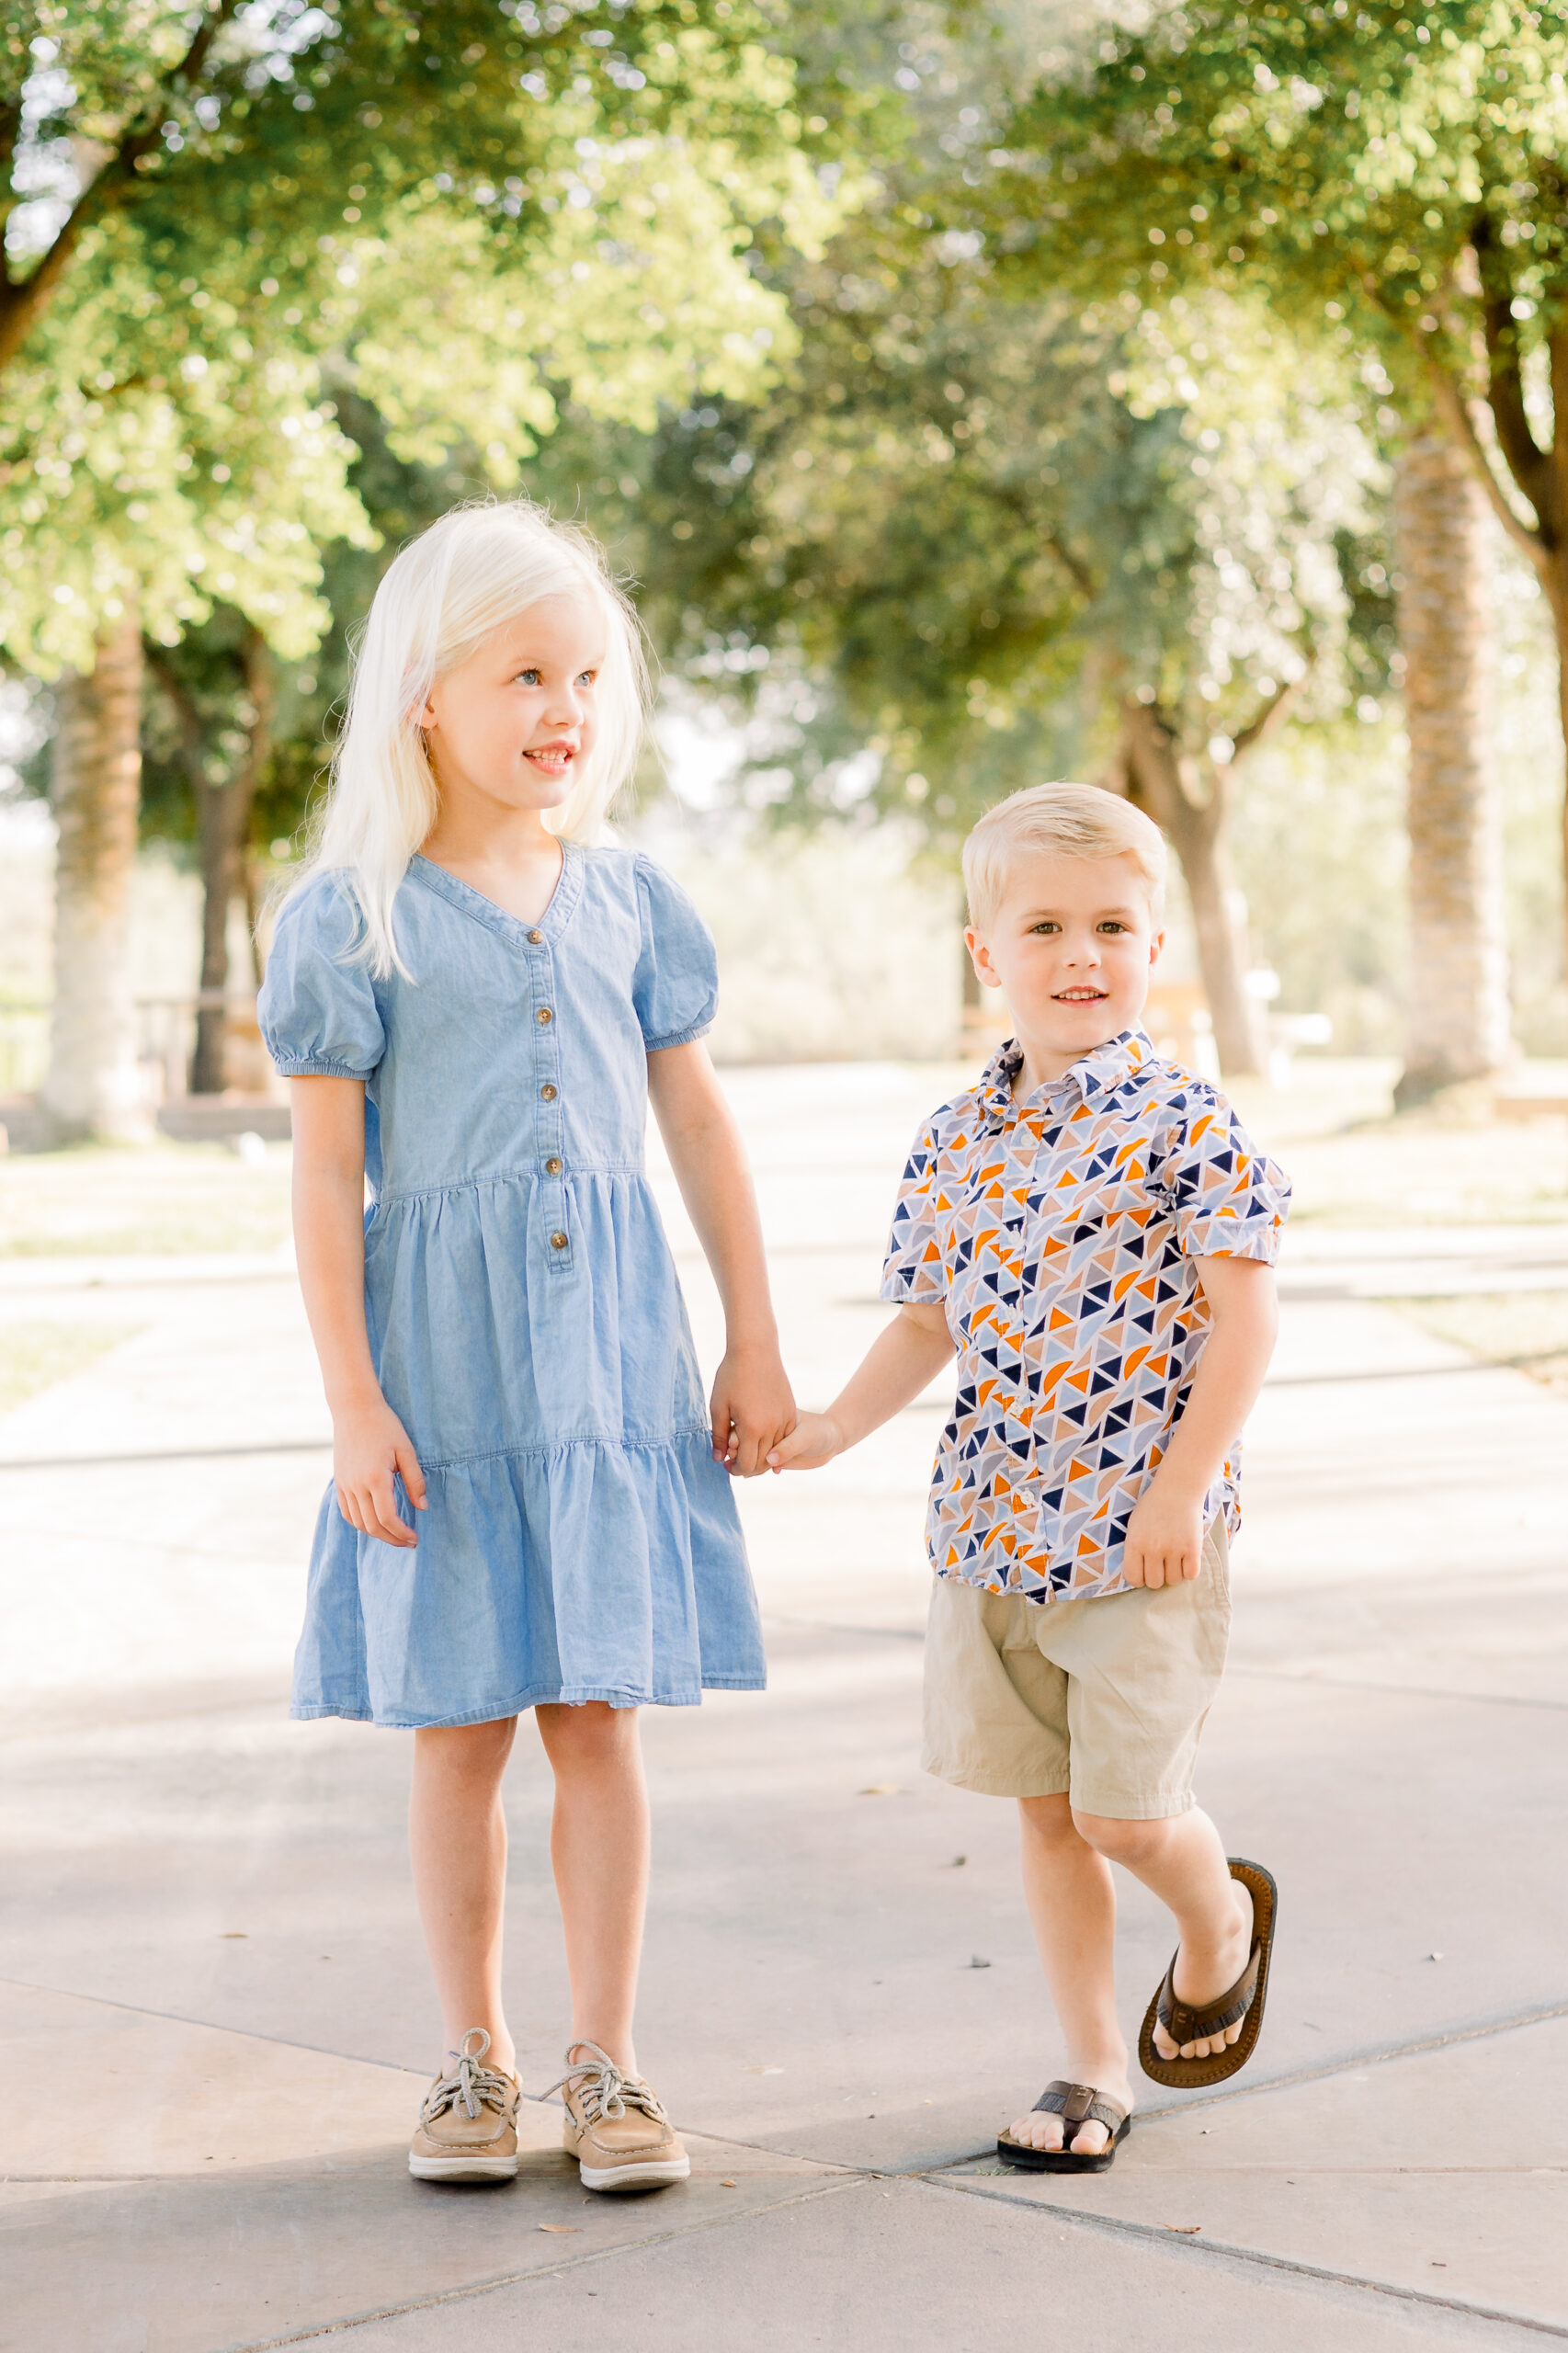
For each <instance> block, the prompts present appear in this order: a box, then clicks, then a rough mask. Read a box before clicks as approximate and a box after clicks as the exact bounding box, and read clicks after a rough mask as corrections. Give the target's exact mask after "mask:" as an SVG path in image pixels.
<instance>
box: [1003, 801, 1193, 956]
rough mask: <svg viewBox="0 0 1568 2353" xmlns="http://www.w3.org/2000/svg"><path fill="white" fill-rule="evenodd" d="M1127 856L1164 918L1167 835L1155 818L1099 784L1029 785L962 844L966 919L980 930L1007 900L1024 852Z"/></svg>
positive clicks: (1155, 912)
mask: <svg viewBox="0 0 1568 2353" xmlns="http://www.w3.org/2000/svg"><path fill="white" fill-rule="evenodd" d="M1042 853H1043V855H1045V856H1046V857H1048V858H1131V860H1132V863H1133V865H1134V866H1135V867H1136V868H1137V869H1138V871H1139V873H1140V874H1141V875H1142V878H1143V880H1144V881H1145V882H1146V883H1147V884H1148V886H1149V904H1150V908H1151V911H1152V912H1153V916H1154V918H1155V921H1156V922H1157V921H1158V920H1159V916H1160V914H1161V911H1162V910H1163V908H1164V906H1165V835H1164V834H1162V833H1161V831H1160V829H1159V827H1158V825H1156V824H1155V823H1154V821H1153V818H1152V817H1146V816H1145V815H1144V814H1143V812H1142V809H1135V808H1134V807H1133V805H1132V803H1131V801H1123V800H1122V798H1121V797H1120V795H1119V793H1115V792H1108V791H1106V790H1104V789H1103V788H1102V787H1101V786H1099V785H1097V784H1031V785H1028V787H1026V789H1025V790H1023V791H1022V792H1014V793H1010V794H1009V795H1008V797H1007V799H1006V801H998V802H997V803H996V806H995V807H994V809H988V810H987V811H986V813H985V814H984V816H983V817H982V819H981V820H980V823H979V824H977V825H976V826H975V828H974V830H973V832H972V833H971V835H970V836H969V839H968V840H967V841H966V842H965V844H964V846H963V880H964V889H965V891H966V892H968V894H969V919H970V922H971V924H972V925H973V926H975V928H976V929H977V930H979V929H981V928H983V926H985V925H986V924H988V923H989V922H991V920H992V918H993V917H994V915H995V913H996V910H997V908H998V907H999V906H1000V905H1001V904H1002V899H1003V895H1004V893H1005V892H1006V888H1007V877H1008V874H1009V872H1010V870H1011V869H1012V867H1013V865H1014V862H1015V861H1016V860H1017V858H1020V857H1025V858H1027V857H1028V856H1030V855H1031V854H1033V855H1036V856H1039V855H1040V854H1042Z"/></svg>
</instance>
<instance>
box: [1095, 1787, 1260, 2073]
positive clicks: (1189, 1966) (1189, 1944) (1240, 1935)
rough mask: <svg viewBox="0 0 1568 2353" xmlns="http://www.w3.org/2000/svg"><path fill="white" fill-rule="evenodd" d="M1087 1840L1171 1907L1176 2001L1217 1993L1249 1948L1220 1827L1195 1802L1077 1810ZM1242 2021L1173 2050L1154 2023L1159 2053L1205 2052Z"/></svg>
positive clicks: (1245, 1899) (1228, 2039) (1194, 2055)
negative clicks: (1150, 1808) (1142, 1814)
mask: <svg viewBox="0 0 1568 2353" xmlns="http://www.w3.org/2000/svg"><path fill="white" fill-rule="evenodd" d="M1073 1818H1074V1822H1075V1823H1076V1824H1077V1826H1078V1829H1079V1831H1080V1832H1081V1834H1082V1835H1083V1836H1084V1838H1085V1840H1086V1841H1087V1843H1088V1844H1089V1845H1090V1846H1091V1847H1094V1848H1095V1849H1096V1852H1097V1853H1099V1854H1101V1855H1103V1856H1105V1857H1106V1858H1107V1859H1108V1860H1109V1861H1111V1862H1113V1863H1120V1864H1121V1865H1122V1866H1123V1868H1124V1869H1125V1870H1130V1871H1131V1873H1132V1876H1133V1878H1134V1879H1138V1880H1142V1882H1143V1885H1144V1886H1145V1887H1146V1888H1148V1890H1149V1891H1150V1893H1151V1894H1153V1895H1157V1896H1158V1897H1159V1899H1160V1901H1161V1903H1162V1904H1165V1905H1166V1907H1167V1908H1168V1909H1169V1910H1170V1911H1171V1912H1172V1913H1173V1914H1174V1915H1175V1918H1176V1934H1177V1936H1178V1938H1179V1939H1180V1944H1179V1949H1178V1951H1177V1954H1176V1978H1175V1984H1176V1998H1177V2000H1178V2001H1182V2002H1189V2003H1193V2004H1201V2003H1204V2002H1214V2001H1218V1999H1219V1997H1220V1995H1221V1994H1223V1993H1226V1992H1227V1991H1228V1990H1229V1989H1230V1987H1231V1986H1233V1984H1235V1982H1236V1980H1237V1978H1238V1977H1239V1976H1240V1975H1241V1973H1242V1972H1243V1970H1244V1968H1245V1967H1246V1962H1247V1955H1248V1953H1249V1952H1250V1951H1251V1950H1252V1898H1251V1896H1250V1895H1249V1894H1248V1893H1247V1892H1246V1889H1245V1888H1244V1887H1243V1886H1241V1885H1240V1884H1239V1882H1238V1881H1235V1880H1233V1878H1232V1877H1231V1872H1230V1866H1229V1865H1228V1864H1227V1862H1226V1860H1225V1849H1224V1847H1222V1846H1221V1843H1220V1834H1219V1832H1218V1831H1217V1830H1216V1829H1215V1827H1214V1824H1212V1823H1211V1822H1210V1819H1209V1816H1208V1815H1207V1814H1206V1813H1199V1810H1198V1808H1197V1807H1196V1806H1194V1807H1193V1808H1192V1810H1191V1811H1190V1812H1189V1813H1174V1814H1167V1815H1166V1816H1165V1818H1164V1819H1163V1820H1160V1821H1155V1822H1120V1821H1117V1820H1115V1819H1114V1818H1113V1817H1111V1816H1110V1815H1108V1814H1093V1813H1075V1814H1074V1817H1073ZM1242 2024H1243V2021H1242V2020H1241V2019H1240V2018H1238V2019H1237V2021H1236V2023H1235V2025H1234V2026H1230V2027H1227V2028H1226V2029H1225V2030H1224V2032H1223V2033H1222V2034H1216V2035H1210V2037H1209V2039H1208V2040H1206V2041H1203V2042H1184V2043H1183V2044H1182V2045H1181V2048H1180V2051H1179V2052H1178V2051H1177V2048H1176V2044H1175V2043H1174V2042H1173V2041H1172V2040H1171V2039H1170V2037H1169V2035H1168V2034H1167V2033H1166V2032H1165V2029H1164V2027H1163V2026H1159V2025H1156V2026H1155V2029H1154V2048H1155V2050H1156V2051H1158V2052H1159V2054H1160V2056H1161V2058H1162V2059H1175V2058H1177V2057H1180V2058H1183V2059H1203V2058H1206V2057H1208V2056H1209V2055H1210V2053H1211V2052H1220V2051H1223V2050H1224V2049H1225V2047H1226V2045H1227V2044H1228V2043H1232V2042H1234V2040H1236V2037H1237V2036H1238V2035H1239V2034H1240V2032H1241V2030H1242Z"/></svg>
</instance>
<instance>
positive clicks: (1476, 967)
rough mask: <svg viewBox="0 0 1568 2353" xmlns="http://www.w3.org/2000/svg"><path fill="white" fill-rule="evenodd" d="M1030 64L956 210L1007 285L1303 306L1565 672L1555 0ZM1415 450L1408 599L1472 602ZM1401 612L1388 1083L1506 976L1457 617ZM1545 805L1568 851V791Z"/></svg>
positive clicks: (1473, 1022)
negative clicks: (1396, 944) (1552, 637)
mask: <svg viewBox="0 0 1568 2353" xmlns="http://www.w3.org/2000/svg"><path fill="white" fill-rule="evenodd" d="M1034 63H1035V66H1036V69H1037V73H1036V77H1035V79H1034V81H1033V85H1032V86H1031V87H1028V88H1027V89H1026V90H1025V92H1024V94H1023V95H1022V96H1021V97H1019V98H1018V99H1017V101H1016V102H1009V103H1007V104H1004V105H999V106H997V107H996V108H994V111H993V113H992V116H991V119H990V120H989V121H988V122H987V124H986V125H985V126H984V131H983V135H982V137H981V138H980V139H979V140H977V142H975V148H974V152H973V154H972V156H971V168H970V174H969V178H970V187H971V196H970V201H969V203H968V205H967V206H966V207H965V208H964V210H963V218H964V219H965V220H966V221H968V222H970V223H971V225H972V226H973V227H974V228H975V229H976V231H977V232H979V233H983V234H984V235H985V236H986V238H987V240H988V242H989V245H990V248H991V249H992V250H993V251H994V254H995V256H996V259H997V266H998V267H999V269H1000V270H1001V271H1002V272H1003V274H1004V276H1005V277H1006V278H1008V279H1009V280H1010V281H1011V282H1012V283H1013V284H1014V285H1016V286H1017V289H1018V290H1019V291H1020V292H1024V293H1026V294H1029V295H1031V296H1033V295H1034V294H1035V293H1037V292H1038V290H1039V289H1040V287H1042V286H1044V285H1047V284H1051V285H1060V284H1061V283H1062V279H1063V278H1066V279H1067V280H1068V282H1071V283H1074V284H1076V285H1079V286H1083V285H1085V284H1087V283H1090V282H1093V283H1095V284H1097V285H1107V284H1108V285H1111V286H1115V287H1118V288H1126V289H1129V290H1137V291H1139V292H1140V293H1141V294H1143V295H1144V296H1146V297H1147V298H1148V299H1151V300H1154V301H1161V300H1164V299H1165V298H1166V297H1168V296H1169V295H1170V294H1171V293H1172V292H1173V291H1174V290H1177V289H1187V290H1189V291H1190V290H1194V289H1197V288H1199V287H1201V288H1205V289H1216V290H1221V291H1225V290H1239V289H1251V290H1254V291H1255V292H1257V293H1259V294H1261V295H1262V296H1263V297H1264V298H1265V299H1266V300H1267V301H1268V303H1269V305H1270V307H1271V309H1272V310H1273V311H1274V312H1275V313H1276V315H1278V316H1280V317H1281V318H1284V319H1287V320H1289V321H1290V322H1291V323H1292V324H1294V325H1295V326H1296V327H1297V329H1298V330H1299V331H1300V332H1301V333H1303V334H1305V335H1310V336H1311V337H1312V338H1313V339H1315V340H1317V341H1318V342H1320V343H1322V344H1326V345H1328V346H1329V347H1337V348H1339V349H1341V350H1343V351H1345V352H1346V354H1349V353H1352V352H1359V353H1364V354H1366V355H1367V358H1366V365H1365V369H1364V376H1365V381H1366V384H1367V388H1368V390H1369V393H1370V394H1371V396H1372V397H1373V398H1374V399H1377V400H1381V402H1382V403H1383V404H1385V407H1384V422H1385V429H1386V430H1387V431H1388V432H1389V433H1391V434H1392V433H1395V432H1398V431H1401V430H1403V434H1404V436H1405V438H1406V439H1407V441H1409V442H1410V443H1412V444H1414V443H1415V441H1417V440H1419V438H1421V436H1422V435H1423V433H1424V432H1425V431H1426V426H1427V422H1428V420H1429V419H1430V418H1431V417H1432V416H1433V415H1436V416H1437V418H1438V419H1440V420H1441V423H1442V425H1443V426H1444V428H1445V430H1446V431H1447V432H1448V433H1449V435H1450V436H1451V437H1452V438H1453V441H1454V443H1455V446H1456V447H1457V448H1458V449H1460V450H1461V451H1463V453H1464V454H1465V457H1466V459H1467V460H1468V462H1469V464H1470V465H1471V468H1472V469H1473V472H1474V478H1475V480H1476V482H1477V483H1479V484H1480V485H1481V489H1482V492H1483V494H1484V496H1485V498H1486V499H1487V501H1488V502H1489V503H1490V505H1491V506H1492V508H1493V511H1494V514H1495V515H1496V516H1497V517H1498V519H1499V520H1500V522H1501V524H1502V526H1503V528H1504V529H1505V530H1506V532H1507V533H1508V535H1509V536H1510V538H1512V539H1513V540H1514V541H1515V543H1516V544H1517V546H1519V547H1520V548H1521V549H1523V550H1524V551H1525V553H1526V554H1527V555H1528V559H1529V561H1530V563H1532V565H1533V566H1534V568H1535V572H1536V574H1537V577H1538V579H1539V581H1540V586H1541V589H1542V592H1543V593H1544V595H1545V597H1546V599H1547V601H1548V604H1549V606H1550V608H1551V613H1552V616H1553V620H1554V625H1555V630H1556V635H1557V642H1558V648H1559V655H1560V665H1561V666H1562V673H1563V676H1564V678H1565V679H1568V665H1563V660H1562V657H1563V656H1564V655H1565V654H1568V415H1565V414H1564V412H1563V406H1562V402H1563V387H1564V386H1565V385H1568V310H1565V307H1564V298H1565V295H1568V170H1565V166H1564V163H1563V131H1564V124H1565V121H1568V95H1565V92H1568V25H1565V23H1564V20H1563V18H1562V13H1561V12H1560V11H1557V10H1551V9H1545V8H1536V7H1519V8H1509V7H1505V6H1498V5H1496V4H1495V0H1430V5H1428V6H1424V7H1422V8H1419V9H1408V8H1405V7H1403V6H1400V5H1398V0H1354V5H1353V4H1352V0H1327V4H1326V5H1319V6H1308V7H1301V8H1286V7H1263V8H1253V9H1246V10H1238V9H1235V8H1233V7H1228V6H1220V5H1218V0H1199V5H1196V6H1183V7H1171V6H1166V7H1164V8H1161V9H1159V10H1157V11H1156V12H1154V14H1153V17H1152V18H1151V19H1150V20H1148V21H1146V22H1145V23H1144V24H1143V25H1142V27H1141V28H1138V29H1136V30H1132V29H1129V28H1121V27H1118V26H1115V25H1110V24H1105V25H1100V26H1096V27H1095V28H1094V29H1093V33H1092V35H1090V36H1089V37H1088V38H1087V39H1085V40H1083V41H1082V42H1080V43H1078V44H1077V45H1076V46H1075V47H1074V48H1069V47H1068V46H1066V45H1063V46H1062V47H1059V48H1058V49H1056V50H1054V51H1044V52H1041V53H1040V55H1039V56H1038V57H1037V59H1036V60H1035V61H1034ZM1424 466H1425V461H1424V460H1422V461H1418V463H1417V472H1419V474H1420V481H1419V483H1413V484H1412V486H1411V490H1410V493H1409V494H1408V495H1406V496H1405V497H1403V499H1402V502H1401V503H1402V508H1403V513H1404V516H1405V517H1406V525H1407V529H1406V535H1405V538H1404V541H1403V547H1404V552H1405V557H1406V561H1405V562H1404V563H1403V569H1404V571H1405V574H1406V576H1407V581H1411V582H1415V581H1420V582H1422V583H1423V584H1424V585H1423V586H1422V588H1421V590H1420V592H1419V593H1420V594H1422V595H1425V593H1426V584H1430V583H1432V582H1434V581H1435V580H1437V577H1438V576H1439V574H1440V571H1441V568H1442V566H1443V565H1444V564H1445V563H1448V564H1449V565H1451V564H1452V563H1453V561H1454V560H1455V558H1456V557H1459V558H1462V559H1463V560H1464V561H1465V563H1466V564H1467V566H1468V569H1467V572H1466V574H1465V575H1464V576H1463V577H1460V578H1454V577H1453V575H1452V574H1451V573H1450V575H1449V576H1450V578H1451V579H1452V595H1453V602H1454V605H1455V608H1456V612H1457V613H1459V614H1462V615H1463V616H1464V623H1463V627H1466V628H1468V627H1470V626H1471V625H1472V624H1473V622H1474V620H1475V618H1476V616H1477V614H1478V613H1479V612H1480V611H1481V610H1483V608H1484V605H1485V591H1486V582H1485V577H1484V563H1483V547H1482V543H1481V541H1480V540H1479V538H1478V536H1477V534H1476V532H1475V529H1474V528H1473V522H1472V520H1471V517H1470V515H1469V512H1468V507H1469V501H1468V499H1467V498H1466V495H1465V494H1464V492H1463V489H1462V485H1460V484H1459V483H1457V481H1455V480H1454V479H1453V478H1452V477H1451V476H1450V478H1449V480H1450V488H1449V495H1448V500H1447V506H1446V508H1445V509H1444V510H1443V511H1442V512H1441V513H1439V510H1438V507H1437V505H1436V504H1435V499H1434V493H1435V487H1436V483H1435V478H1434V477H1433V476H1432V473H1431V469H1430V467H1425V471H1423V467H1424ZM1428 526H1429V529H1427V536H1426V539H1425V540H1423V539H1421V538H1419V537H1417V538H1416V539H1412V538H1411V537H1410V536H1409V533H1410V531H1411V530H1419V529H1426V527H1428ZM1410 618H1411V624H1412V625H1411V627H1410V629H1409V630H1408V631H1407V632H1406V634H1407V636H1408V638H1409V646H1408V649H1407V661H1408V660H1414V662H1415V665H1416V669H1415V675H1414V676H1407V688H1408V689H1409V692H1410V694H1411V697H1412V699H1413V702H1414V704H1415V707H1416V708H1418V710H1419V711H1420V713H1421V715H1422V723H1421V725H1419V726H1418V727H1415V728H1414V729H1413V743H1412V750H1413V758H1412V767H1411V777H1410V814H1411V833H1412V855H1413V881H1414V883H1415V889H1414V892H1413V898H1414V910H1413V911H1414V914H1415V939H1414V954H1415V971H1414V972H1413V988H1412V999H1413V1013H1414V1017H1415V1028H1414V1030H1413V1036H1412V1041H1411V1042H1412V1067H1411V1070H1410V1072H1409V1073H1408V1074H1407V1085H1408V1086H1409V1087H1410V1091H1411V1092H1413V1093H1420V1092H1423V1091H1427V1090H1428V1089H1429V1088H1430V1087H1431V1086H1434V1085H1437V1084H1440V1083H1442V1082H1443V1081H1444V1080H1445V1079H1446V1078H1450V1077H1455V1076H1462V1075H1465V1074H1467V1073H1468V1072H1469V1071H1472V1070H1479V1069H1483V1068H1486V1067H1488V1066H1494V1063H1495V1061H1496V1059H1497V1055H1498V1053H1499V1051H1500V1050H1501V1044H1500V1025H1499V1018H1498V1015H1499V1001H1500V986H1501V984H1500V979H1499V972H1500V942H1499V941H1498V940H1497V938H1496V936H1495V931H1496V921H1497V918H1496V914H1495V909H1496V904H1497V897H1496V892H1495V889H1494V882H1493V881H1492V879H1491V870H1492V868H1493V866H1494V851H1495V843H1494V838H1493V836H1494V832H1495V823H1494V792H1493V790H1492V788H1491V785H1490V782H1489V779H1488V761H1489V746H1488V745H1487V743H1486V741H1485V738H1484V712H1485V696H1484V693H1483V692H1482V691H1480V690H1479V688H1478V684H1477V679H1476V678H1475V677H1474V676H1471V675H1470V674H1469V673H1468V671H1465V670H1461V671H1459V672H1456V671H1455V670H1454V669H1453V667H1452V665H1450V664H1449V661H1448V660H1447V654H1448V653H1449V652H1450V651H1451V647H1452V643H1453V642H1454V639H1455V637H1456V635H1457V634H1461V633H1462V630H1461V629H1460V626H1459V625H1457V624H1456V627H1455V628H1453V629H1450V630H1449V631H1446V632H1445V631H1432V630H1431V629H1429V628H1426V627H1425V626H1423V625H1422V623H1421V622H1420V621H1419V620H1417V618H1416V616H1415V613H1414V612H1412V614H1411V617H1410ZM1563 692H1564V696H1565V698H1568V686H1565V687H1564V689H1563ZM1563 708H1564V713H1565V725H1568V699H1565V700H1564V705H1563ZM1564 827H1565V832H1564V853H1565V857H1568V802H1565V808H1564ZM1461 934H1462V938H1461V937H1460V935H1461ZM1467 974H1468V975H1469V980H1468V983H1467V982H1466V979H1465V975H1467ZM1467 985H1468V990H1469V994H1468V995H1466V988H1467ZM1439 1002H1440V1003H1442V1004H1443V1005H1444V1006H1447V1007H1448V1008H1449V1012H1450V1013H1452V1014H1455V1015H1456V1019H1455V1020H1451V1021H1449V1023H1447V1024H1446V1025H1445V1026H1446V1031H1447V1038H1448V1044H1447V1046H1446V1047H1444V1046H1442V1044H1441V1043H1440V1041H1439V1040H1437V1038H1436V1037H1435V1036H1433V1035H1431V1034H1429V1033H1430V1031H1431V1028H1432V1025H1431V1024H1430V1023H1426V1024H1425V1025H1424V1024H1423V1019H1422V1010H1423V1008H1424V1007H1427V1006H1434V1005H1436V1004H1437V1003H1439Z"/></svg>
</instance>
